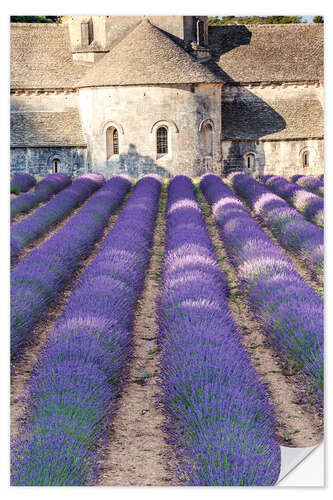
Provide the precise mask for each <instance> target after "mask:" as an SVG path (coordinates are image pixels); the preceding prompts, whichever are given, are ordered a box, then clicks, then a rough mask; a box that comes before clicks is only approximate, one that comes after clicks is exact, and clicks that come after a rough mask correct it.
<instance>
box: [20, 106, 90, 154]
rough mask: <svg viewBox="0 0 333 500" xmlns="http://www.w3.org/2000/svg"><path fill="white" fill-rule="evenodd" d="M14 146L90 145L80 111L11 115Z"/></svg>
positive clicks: (35, 112)
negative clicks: (83, 129) (84, 131)
mask: <svg viewBox="0 0 333 500" xmlns="http://www.w3.org/2000/svg"><path fill="white" fill-rule="evenodd" d="M10 125H11V127H10V129H11V137H10V139H11V141H10V142H11V144H10V145H11V147H38V146H43V147H46V146H58V147H60V146H86V145H87V142H86V140H85V137H84V135H83V131H82V125H81V120H80V114H79V111H78V110H77V109H74V108H72V109H70V110H68V111H64V112H53V111H52V112H49V111H38V112H37V111H34V112H27V111H25V112H24V113H21V112H12V113H11V114H10Z"/></svg>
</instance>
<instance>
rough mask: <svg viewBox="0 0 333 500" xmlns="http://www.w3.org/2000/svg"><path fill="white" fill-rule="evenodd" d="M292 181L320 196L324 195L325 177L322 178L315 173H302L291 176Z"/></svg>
mask: <svg viewBox="0 0 333 500" xmlns="http://www.w3.org/2000/svg"><path fill="white" fill-rule="evenodd" d="M290 180H291V182H296V184H298V185H299V186H301V187H302V188H304V189H306V190H307V191H311V193H314V194H316V195H318V196H324V178H322V179H320V178H318V177H314V176H313V175H301V176H293V177H291V179H290Z"/></svg>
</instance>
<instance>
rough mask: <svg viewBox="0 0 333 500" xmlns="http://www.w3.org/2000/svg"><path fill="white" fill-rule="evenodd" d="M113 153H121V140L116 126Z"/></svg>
mask: <svg viewBox="0 0 333 500" xmlns="http://www.w3.org/2000/svg"><path fill="white" fill-rule="evenodd" d="M112 141H113V154H114V155H118V154H119V142H118V130H117V129H116V128H115V129H114V130H113V137H112Z"/></svg>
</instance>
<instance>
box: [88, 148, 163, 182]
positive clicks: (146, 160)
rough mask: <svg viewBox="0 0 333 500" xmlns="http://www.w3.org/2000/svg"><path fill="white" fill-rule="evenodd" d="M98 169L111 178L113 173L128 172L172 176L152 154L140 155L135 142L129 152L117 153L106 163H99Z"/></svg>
mask: <svg viewBox="0 0 333 500" xmlns="http://www.w3.org/2000/svg"><path fill="white" fill-rule="evenodd" d="M96 167H97V170H98V172H100V173H101V174H103V175H104V177H106V178H109V177H111V176H112V175H116V174H122V173H127V174H130V175H132V177H138V178H140V177H143V176H144V175H146V174H151V173H154V174H158V175H160V176H161V177H164V178H169V177H171V174H170V172H169V171H168V170H167V169H166V168H164V167H162V166H161V165H158V164H157V163H156V162H155V160H154V159H153V158H151V157H150V156H142V155H139V154H138V152H137V149H136V146H135V144H130V145H129V148H128V152H127V153H126V154H124V153H122V154H120V155H116V156H115V157H113V158H111V159H110V160H107V161H106V162H105V164H104V165H99V166H98V165H97V166H96Z"/></svg>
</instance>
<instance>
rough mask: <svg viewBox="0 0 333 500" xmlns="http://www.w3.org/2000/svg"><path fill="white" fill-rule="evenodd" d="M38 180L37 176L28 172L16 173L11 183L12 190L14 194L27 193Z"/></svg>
mask: <svg viewBox="0 0 333 500" xmlns="http://www.w3.org/2000/svg"><path fill="white" fill-rule="evenodd" d="M36 182H37V181H36V179H35V177H34V176H33V175H31V174H28V173H26V172H23V173H20V174H15V175H14V177H13V178H12V180H11V183H10V192H11V193H13V194H20V193H25V192H27V191H29V189H31V188H33V187H34V186H35V185H36Z"/></svg>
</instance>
